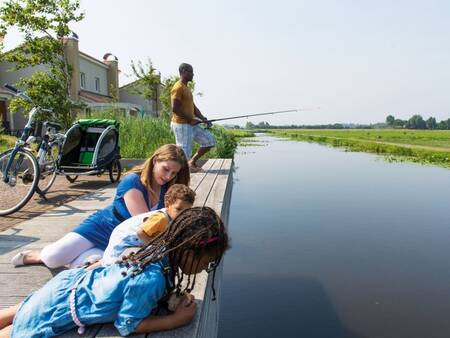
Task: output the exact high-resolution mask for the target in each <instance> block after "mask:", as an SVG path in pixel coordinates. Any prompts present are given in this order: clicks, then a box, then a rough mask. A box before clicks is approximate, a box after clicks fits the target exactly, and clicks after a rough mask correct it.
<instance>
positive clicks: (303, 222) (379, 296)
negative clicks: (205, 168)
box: [219, 137, 450, 338]
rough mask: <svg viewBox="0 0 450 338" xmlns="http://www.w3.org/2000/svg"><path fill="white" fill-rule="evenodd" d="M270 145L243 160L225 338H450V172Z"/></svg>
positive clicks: (226, 289) (250, 150) (227, 271)
mask: <svg viewBox="0 0 450 338" xmlns="http://www.w3.org/2000/svg"><path fill="white" fill-rule="evenodd" d="M262 139H263V140H264V141H270V143H269V144H268V146H266V147H245V148H243V150H244V151H245V154H238V155H237V156H236V159H235V162H236V165H237V167H238V169H237V171H236V173H235V177H236V178H237V182H236V183H235V185H234V188H233V197H232V205H231V213H230V224H231V236H232V239H233V243H232V244H233V249H232V250H231V251H230V253H229V254H227V257H226V260H225V266H224V283H223V284H222V285H223V298H222V307H221V315H220V328H219V331H220V332H219V337H221V338H225V337H269V336H270V337H272V336H283V337H305V338H314V337H324V338H325V337H326V338H333V337H337V338H340V337H348V338H357V337H358V338H359V337H361V338H362V337H393V338H394V337H395V338H402V337H405V338H414V337H417V338H419V337H420V338H424V337H427V338H432V337H449V336H450V321H448V313H450V299H449V295H450V267H449V266H448V264H447V263H446V262H447V259H446V257H449V256H450V245H448V243H449V241H450V227H449V225H450V213H448V212H447V209H448V201H449V200H450V193H449V191H448V188H447V187H448V185H449V181H450V171H448V170H446V169H442V168H437V167H431V166H422V165H417V164H407V163H386V162H384V161H383V160H380V159H379V158H377V157H376V156H374V155H371V154H364V153H349V152H344V151H341V150H338V149H333V148H328V147H325V146H321V145H317V144H309V143H301V142H293V141H285V140H278V139H273V138H270V137H263V138H262Z"/></svg>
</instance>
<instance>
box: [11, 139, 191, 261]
mask: <svg viewBox="0 0 450 338" xmlns="http://www.w3.org/2000/svg"><path fill="white" fill-rule="evenodd" d="M189 179H190V174H189V167H188V164H187V160H186V156H185V155H184V152H183V150H182V149H181V148H180V147H178V146H176V145H174V144H166V145H164V146H162V147H160V148H158V149H157V150H156V151H155V152H154V154H153V155H152V156H151V157H150V158H149V159H147V160H146V161H145V162H144V164H142V165H140V166H137V167H135V168H133V169H131V170H130V173H129V174H127V175H126V176H125V177H124V178H123V179H122V180H121V182H120V183H119V185H118V186H117V190H116V195H115V197H114V200H113V203H112V204H111V205H109V206H107V207H106V208H105V209H102V210H99V211H97V212H95V213H93V214H92V215H90V216H89V217H88V218H87V219H85V220H84V221H83V222H82V223H81V224H80V225H79V226H77V227H76V228H75V229H73V230H72V231H71V232H69V233H68V234H67V235H65V236H64V237H63V238H61V239H59V240H58V241H56V242H54V243H52V244H50V245H47V246H46V247H44V249H42V251H35V250H26V251H22V252H19V253H18V254H17V255H15V256H14V257H13V258H12V260H11V263H12V264H13V265H15V266H19V265H29V264H41V263H43V264H45V265H46V266H48V267H49V268H57V267H61V266H65V265H68V266H69V267H78V266H82V265H84V264H85V263H86V262H87V261H91V260H98V259H100V258H101V257H102V255H103V251H104V250H105V248H106V247H107V245H108V242H109V238H110V236H111V233H112V231H113V230H114V228H115V227H116V226H117V225H119V224H120V223H121V222H123V221H125V220H127V219H128V218H130V217H132V216H135V215H138V214H141V213H144V212H148V211H151V210H157V209H161V208H163V207H164V195H165V193H166V191H167V189H168V188H169V187H170V186H171V185H172V184H175V183H180V184H184V185H189Z"/></svg>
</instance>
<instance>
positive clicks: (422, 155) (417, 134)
mask: <svg viewBox="0 0 450 338" xmlns="http://www.w3.org/2000/svg"><path fill="white" fill-rule="evenodd" d="M270 133H272V134H273V135H276V136H281V137H287V138H290V139H294V140H299V141H307V142H316V143H322V144H328V145H331V146H334V147H343V148H345V149H348V150H351V151H363V152H370V153H377V154H382V155H385V156H387V159H388V160H400V161H403V160H406V161H413V162H420V163H430V164H434V165H439V166H443V167H450V131H448V130H403V129H402V130H398V129H351V130H324V129H321V130H316V129H272V130H270Z"/></svg>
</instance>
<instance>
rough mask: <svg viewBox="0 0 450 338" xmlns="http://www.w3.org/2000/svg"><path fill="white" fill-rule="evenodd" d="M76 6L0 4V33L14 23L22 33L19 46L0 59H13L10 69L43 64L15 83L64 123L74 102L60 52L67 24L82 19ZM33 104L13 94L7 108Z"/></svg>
mask: <svg viewBox="0 0 450 338" xmlns="http://www.w3.org/2000/svg"><path fill="white" fill-rule="evenodd" d="M79 8H80V5H79V0H14V1H12V0H11V1H7V2H4V3H3V5H2V7H1V8H0V35H5V34H6V32H7V30H8V29H9V28H11V27H17V28H18V29H19V31H20V32H21V33H23V34H24V36H25V41H24V43H23V44H22V45H21V46H19V47H17V48H16V49H14V50H12V51H9V52H7V53H4V54H2V55H1V59H2V60H5V61H8V62H11V63H13V64H14V65H15V66H14V68H13V70H19V69H23V68H27V67H34V66H37V65H44V68H45V70H41V71H36V72H35V73H34V74H33V75H32V76H31V77H29V78H23V79H21V80H20V81H19V82H18V83H17V85H19V86H20V87H23V88H25V90H26V91H27V94H28V96H30V98H31V99H32V100H33V102H34V103H33V104H35V105H38V106H41V107H45V108H53V110H54V112H55V115H56V119H57V120H58V122H61V123H62V124H64V125H65V126H69V125H70V124H71V123H72V121H73V116H72V114H71V110H72V108H74V107H77V106H78V105H76V104H75V105H74V103H73V102H72V101H71V100H70V97H69V96H70V85H71V78H72V67H71V65H70V64H69V62H68V61H67V58H66V55H65V53H64V50H65V44H66V43H67V40H65V39H64V37H67V36H69V34H70V33H71V30H70V28H69V24H71V23H74V22H78V21H80V20H82V19H83V17H84V14H83V13H80V11H79ZM33 104H31V103H28V102H25V101H23V100H21V99H18V98H15V99H13V100H12V101H11V103H10V108H11V110H12V111H18V110H21V109H25V110H29V109H30V108H31V106H32V105H33Z"/></svg>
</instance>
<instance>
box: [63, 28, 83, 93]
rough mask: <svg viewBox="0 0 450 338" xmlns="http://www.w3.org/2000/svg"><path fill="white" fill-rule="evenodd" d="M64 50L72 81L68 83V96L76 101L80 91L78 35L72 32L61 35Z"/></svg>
mask: <svg viewBox="0 0 450 338" xmlns="http://www.w3.org/2000/svg"><path fill="white" fill-rule="evenodd" d="M63 44H64V51H65V54H66V58H67V62H68V63H69V65H71V66H72V81H71V84H70V98H71V99H72V100H75V101H77V100H78V99H79V92H80V60H79V49H78V35H77V34H75V33H74V32H72V33H71V34H70V35H69V36H65V37H63Z"/></svg>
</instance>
